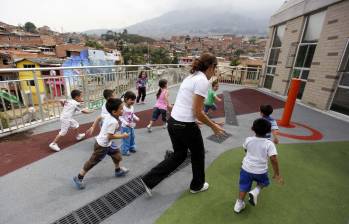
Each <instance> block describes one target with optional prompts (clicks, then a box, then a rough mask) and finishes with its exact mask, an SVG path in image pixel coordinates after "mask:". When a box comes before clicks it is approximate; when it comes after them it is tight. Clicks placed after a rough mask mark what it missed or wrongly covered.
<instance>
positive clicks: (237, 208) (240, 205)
mask: <svg viewBox="0 0 349 224" xmlns="http://www.w3.org/2000/svg"><path fill="white" fill-rule="evenodd" d="M245 207H246V205H245V202H243V201H240V200H239V199H237V200H236V203H235V206H234V212H236V213H240V212H241V211H242V210H244V209H245Z"/></svg>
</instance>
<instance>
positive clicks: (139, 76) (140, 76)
mask: <svg viewBox="0 0 349 224" xmlns="http://www.w3.org/2000/svg"><path fill="white" fill-rule="evenodd" d="M143 73H144V74H145V78H147V77H148V75H147V73H146V72H145V71H141V72H140V73H139V75H138V78H139V79H141V78H142V74H143Z"/></svg>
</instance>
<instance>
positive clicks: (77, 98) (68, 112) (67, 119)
mask: <svg viewBox="0 0 349 224" xmlns="http://www.w3.org/2000/svg"><path fill="white" fill-rule="evenodd" d="M70 96H71V98H72V99H70V100H65V101H62V102H61V103H62V105H63V111H62V113H61V118H60V120H61V130H60V132H59V133H58V134H57V136H56V137H55V139H54V140H53V142H52V143H51V144H50V145H49V147H50V148H51V149H52V150H54V151H56V152H58V151H60V150H61V148H60V147H59V146H58V144H57V142H58V140H59V139H61V137H63V136H65V135H66V134H67V132H68V130H69V128H73V129H74V131H75V134H76V140H77V141H80V140H81V139H83V138H84V137H85V133H79V123H78V122H77V121H76V120H74V119H73V115H74V114H75V112H77V111H78V112H81V113H86V114H87V113H91V111H90V110H88V109H81V103H82V102H83V98H82V92H81V91H80V90H77V89H74V90H73V91H71V94H70Z"/></svg>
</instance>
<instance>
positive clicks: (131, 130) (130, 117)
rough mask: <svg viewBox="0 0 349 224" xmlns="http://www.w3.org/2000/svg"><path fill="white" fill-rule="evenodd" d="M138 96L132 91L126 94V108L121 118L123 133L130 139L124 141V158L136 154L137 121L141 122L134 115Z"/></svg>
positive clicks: (122, 150)
mask: <svg viewBox="0 0 349 224" xmlns="http://www.w3.org/2000/svg"><path fill="white" fill-rule="evenodd" d="M135 99H136V95H135V94H134V93H133V92H132V91H127V92H126V93H125V94H124V107H123V111H124V112H123V113H122V116H121V117H120V118H119V119H120V121H121V132H122V133H127V134H128V137H127V138H123V139H122V145H121V152H122V155H124V156H129V155H130V152H132V153H135V152H136V143H135V127H136V123H135V121H139V118H138V117H137V116H136V114H135V113H134V107H133V105H134V103H135Z"/></svg>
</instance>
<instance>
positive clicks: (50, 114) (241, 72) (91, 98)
mask: <svg viewBox="0 0 349 224" xmlns="http://www.w3.org/2000/svg"><path fill="white" fill-rule="evenodd" d="M50 70H55V71H59V72H60V73H61V74H64V75H62V76H60V75H58V76H44V75H42V72H44V71H50ZM140 71H145V72H146V73H147V75H148V83H147V91H148V92H151V91H155V90H157V89H158V81H159V80H160V79H167V80H168V85H169V86H173V85H176V84H179V83H181V82H182V80H183V79H184V78H185V77H186V76H187V75H188V74H189V67H188V65H172V64H171V65H129V66H124V65H120V66H85V67H57V68H56V67H55V68H24V69H0V75H1V73H16V74H17V75H18V79H17V80H6V81H0V136H1V135H4V134H9V133H11V132H14V131H19V130H22V129H24V128H28V127H32V126H36V125H39V124H42V123H45V122H47V121H50V120H54V119H57V118H59V116H60V113H61V111H62V109H63V108H62V106H61V103H60V101H61V100H63V99H67V98H69V97H70V92H71V90H73V89H79V90H82V92H83V97H84V102H85V106H86V107H88V108H90V109H99V108H100V107H101V106H102V104H103V101H104V99H103V90H104V89H107V88H109V89H115V91H116V93H117V94H118V96H120V95H121V94H122V93H124V92H125V91H127V90H134V91H135V90H136V80H137V78H138V75H139V73H140ZM66 74H69V75H66ZM216 75H217V76H216V78H217V79H218V80H219V81H220V82H222V83H230V84H236V85H257V84H258V80H259V76H260V70H256V69H255V68H241V67H229V66H227V67H224V66H221V67H219V68H218V71H217V73H216Z"/></svg>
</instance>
